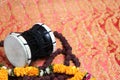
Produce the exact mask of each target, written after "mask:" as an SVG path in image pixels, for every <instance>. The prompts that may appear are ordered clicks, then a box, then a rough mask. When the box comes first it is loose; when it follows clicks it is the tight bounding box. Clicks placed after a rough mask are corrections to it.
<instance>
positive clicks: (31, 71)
mask: <svg viewBox="0 0 120 80" xmlns="http://www.w3.org/2000/svg"><path fill="white" fill-rule="evenodd" d="M25 71H26V73H27V76H38V75H39V69H38V68H36V67H32V66H30V67H26V68H25Z"/></svg>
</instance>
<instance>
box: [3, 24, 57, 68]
mask: <svg viewBox="0 0 120 80" xmlns="http://www.w3.org/2000/svg"><path fill="white" fill-rule="evenodd" d="M55 46H56V41H55V37H54V34H53V32H52V31H51V29H50V28H49V27H48V26H46V25H44V24H42V23H37V24H35V25H33V27H32V28H31V29H29V30H27V31H24V32H22V33H10V34H9V35H8V36H7V37H6V38H5V40H4V49H5V54H6V56H7V58H8V60H9V61H10V63H11V64H12V65H13V66H18V67H22V66H25V65H29V64H30V63H31V61H35V60H37V59H40V58H42V57H46V56H49V55H50V54H51V53H53V52H54V50H55Z"/></svg>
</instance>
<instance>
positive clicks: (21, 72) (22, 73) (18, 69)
mask: <svg viewBox="0 0 120 80" xmlns="http://www.w3.org/2000/svg"><path fill="white" fill-rule="evenodd" d="M14 74H15V75H16V76H17V77H19V76H22V77H23V76H25V75H26V71H25V68H24V67H16V68H14Z"/></svg>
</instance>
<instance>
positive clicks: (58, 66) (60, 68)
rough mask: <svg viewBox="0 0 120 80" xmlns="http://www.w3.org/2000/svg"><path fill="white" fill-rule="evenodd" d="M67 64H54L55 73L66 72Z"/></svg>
mask: <svg viewBox="0 0 120 80" xmlns="http://www.w3.org/2000/svg"><path fill="white" fill-rule="evenodd" d="M65 71H66V66H65V65H63V64H54V66H53V72H55V73H65Z"/></svg>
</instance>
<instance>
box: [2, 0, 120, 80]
mask: <svg viewBox="0 0 120 80" xmlns="http://www.w3.org/2000/svg"><path fill="white" fill-rule="evenodd" d="M36 22H42V23H45V24H46V25H48V26H49V27H50V28H51V29H52V30H53V31H55V30H57V31H58V32H61V33H62V34H63V35H64V36H65V37H66V38H67V40H68V42H69V43H70V45H71V46H72V48H73V53H74V54H75V55H76V56H77V57H79V60H80V62H81V67H80V68H81V69H82V70H85V71H88V72H90V73H92V74H93V75H94V76H95V77H96V78H97V80H120V0H29V1H28V0H1V1H0V40H4V38H5V37H6V35H8V34H9V33H10V32H17V31H19V32H21V31H25V30H27V29H29V28H30V27H31V26H32V25H33V24H34V23H36ZM60 46H61V45H60V43H59V41H57V47H60ZM58 58H59V59H58ZM61 59H62V60H63V59H64V58H63V56H62V55H59V56H58V57H57V58H56V59H55V60H54V62H56V63H62V61H61ZM0 62H1V63H6V64H8V62H7V61H6V58H5V55H4V50H3V48H0ZM42 63H43V60H39V61H37V62H36V63H35V64H37V65H41V64H42Z"/></svg>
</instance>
